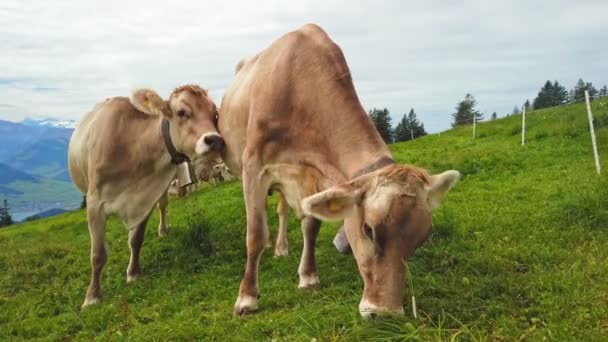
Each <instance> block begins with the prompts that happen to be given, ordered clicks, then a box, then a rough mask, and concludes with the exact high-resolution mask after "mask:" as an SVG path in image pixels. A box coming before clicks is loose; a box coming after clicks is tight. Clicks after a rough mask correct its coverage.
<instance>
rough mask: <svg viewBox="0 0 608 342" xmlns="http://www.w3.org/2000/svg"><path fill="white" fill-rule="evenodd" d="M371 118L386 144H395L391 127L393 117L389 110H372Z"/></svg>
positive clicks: (370, 112)
mask: <svg viewBox="0 0 608 342" xmlns="http://www.w3.org/2000/svg"><path fill="white" fill-rule="evenodd" d="M369 118H370V119H371V120H372V122H373V123H374V126H376V129H377V130H378V133H380V136H381V137H382V140H384V142H385V143H387V144H388V143H392V142H393V132H392V126H391V115H390V112H389V111H388V109H386V108H384V109H376V108H374V109H372V110H370V111H369Z"/></svg>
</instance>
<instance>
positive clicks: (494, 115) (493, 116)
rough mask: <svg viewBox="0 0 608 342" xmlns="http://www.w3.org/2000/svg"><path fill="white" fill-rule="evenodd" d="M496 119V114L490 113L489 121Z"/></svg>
mask: <svg viewBox="0 0 608 342" xmlns="http://www.w3.org/2000/svg"><path fill="white" fill-rule="evenodd" d="M497 118H498V114H496V112H494V113H492V116H491V117H490V120H496V119H497Z"/></svg>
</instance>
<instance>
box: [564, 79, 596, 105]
mask: <svg viewBox="0 0 608 342" xmlns="http://www.w3.org/2000/svg"><path fill="white" fill-rule="evenodd" d="M585 90H587V91H588V92H589V97H594V96H596V95H597V93H598V91H597V89H595V87H594V86H593V84H592V83H591V82H584V81H583V79H582V78H579V79H578V82H576V86H574V89H573V90H572V92H571V94H572V96H573V98H572V99H571V100H572V101H577V100H584V99H585Z"/></svg>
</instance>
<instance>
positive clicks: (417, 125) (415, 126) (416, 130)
mask: <svg viewBox="0 0 608 342" xmlns="http://www.w3.org/2000/svg"><path fill="white" fill-rule="evenodd" d="M407 120H408V121H409V123H410V129H411V130H412V131H413V134H412V133H410V135H413V136H414V139H416V138H418V137H421V136H424V135H426V131H425V130H424V124H423V123H422V122H420V121H419V120H418V117H417V116H416V112H414V108H412V109H410V113H409V114H408V115H407Z"/></svg>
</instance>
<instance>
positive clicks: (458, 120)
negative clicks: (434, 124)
mask: <svg viewBox="0 0 608 342" xmlns="http://www.w3.org/2000/svg"><path fill="white" fill-rule="evenodd" d="M476 105H477V101H476V100H475V98H474V97H473V95H471V94H466V95H465V97H464V100H462V101H460V102H458V105H456V113H453V114H452V117H453V118H454V122H453V123H452V127H456V126H460V125H466V124H472V123H473V118H475V119H476V120H477V122H479V121H482V120H483V114H481V113H480V112H479V111H477V110H476V109H475V106H476Z"/></svg>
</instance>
